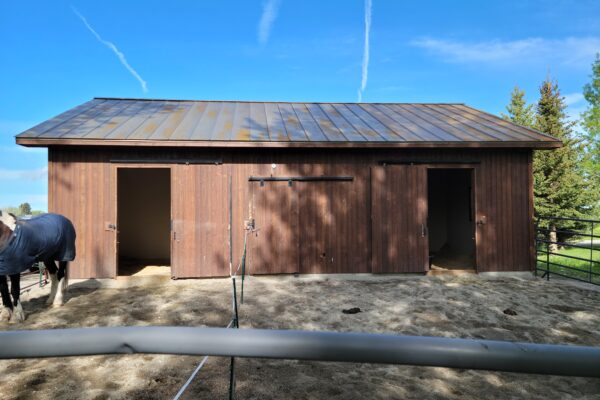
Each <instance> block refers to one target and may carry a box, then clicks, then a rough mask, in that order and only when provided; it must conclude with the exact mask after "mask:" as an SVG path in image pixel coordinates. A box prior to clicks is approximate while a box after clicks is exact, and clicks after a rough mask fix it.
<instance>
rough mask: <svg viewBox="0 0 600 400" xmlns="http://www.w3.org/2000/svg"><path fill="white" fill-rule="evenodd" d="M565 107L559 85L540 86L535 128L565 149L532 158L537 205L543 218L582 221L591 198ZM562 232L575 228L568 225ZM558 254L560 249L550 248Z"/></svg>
mask: <svg viewBox="0 0 600 400" xmlns="http://www.w3.org/2000/svg"><path fill="white" fill-rule="evenodd" d="M565 108H566V105H565V103H564V98H563V97H562V96H561V94H560V91H559V89H558V85H557V84H556V83H553V82H552V81H551V80H550V78H547V79H546V80H545V81H544V82H543V83H542V85H541V86H540V99H539V101H538V104H537V107H536V116H535V124H534V127H535V128H536V129H537V130H539V131H541V132H544V133H547V134H549V135H552V136H554V137H555V138H558V139H561V140H562V142H563V147H561V148H559V149H555V150H538V151H535V152H534V157H533V176H534V182H535V183H534V204H535V211H536V214H538V215H542V216H553V217H568V218H582V217H584V216H585V214H584V212H585V211H586V207H588V206H589V200H590V198H589V197H590V195H589V191H588V190H587V185H586V182H585V180H584V174H583V172H582V170H581V166H580V165H579V163H578V161H579V160H580V154H582V152H583V148H582V147H583V146H582V143H581V140H579V139H577V138H576V137H575V136H574V135H573V125H574V122H568V121H567V119H566V117H567V116H566V113H565ZM561 227H562V228H574V227H575V224H574V223H569V222H565V223H564V224H561ZM550 231H551V233H550V240H551V241H554V242H556V241H557V236H556V225H555V224H551V225H550ZM550 250H551V251H556V250H557V246H556V245H555V246H550Z"/></svg>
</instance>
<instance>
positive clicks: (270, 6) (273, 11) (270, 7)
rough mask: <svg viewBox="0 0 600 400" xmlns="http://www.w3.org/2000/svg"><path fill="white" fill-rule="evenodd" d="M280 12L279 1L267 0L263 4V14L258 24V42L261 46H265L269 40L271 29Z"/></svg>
mask: <svg viewBox="0 0 600 400" xmlns="http://www.w3.org/2000/svg"><path fill="white" fill-rule="evenodd" d="M278 11H279V0H267V1H266V2H265V3H264V4H263V12H262V15H261V16H260V22H259V23H258V41H259V42H260V44H262V45H264V44H266V43H267V41H268V40H269V34H270V33H271V27H272V26H273V22H275V18H277V12H278Z"/></svg>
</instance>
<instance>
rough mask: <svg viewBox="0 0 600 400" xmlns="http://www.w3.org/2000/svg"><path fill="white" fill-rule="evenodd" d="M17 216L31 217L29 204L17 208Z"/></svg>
mask: <svg viewBox="0 0 600 400" xmlns="http://www.w3.org/2000/svg"><path fill="white" fill-rule="evenodd" d="M19 215H31V206H30V205H29V203H22V204H21V205H20V206H19Z"/></svg>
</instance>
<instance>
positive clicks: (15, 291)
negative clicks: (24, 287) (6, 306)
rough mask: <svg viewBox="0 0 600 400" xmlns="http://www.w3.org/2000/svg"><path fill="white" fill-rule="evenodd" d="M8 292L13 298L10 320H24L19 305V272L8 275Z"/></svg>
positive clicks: (23, 313) (21, 307)
mask: <svg viewBox="0 0 600 400" xmlns="http://www.w3.org/2000/svg"><path fill="white" fill-rule="evenodd" d="M10 292H11V294H12V298H13V316H12V318H11V319H10V322H23V321H25V312H24V311H23V306H21V300H20V299H19V297H20V296H21V274H13V275H11V276H10Z"/></svg>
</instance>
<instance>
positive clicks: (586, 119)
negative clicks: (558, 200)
mask: <svg viewBox="0 0 600 400" xmlns="http://www.w3.org/2000/svg"><path fill="white" fill-rule="evenodd" d="M591 78H592V81H591V82H590V83H588V84H586V85H585V86H584V87H583V96H584V97H585V99H586V100H587V102H588V103H589V106H588V109H587V110H586V111H585V112H584V113H583V114H582V115H581V117H582V121H581V125H582V126H583V128H584V130H585V139H586V153H587V155H588V159H587V160H586V163H585V167H586V168H585V169H586V172H587V173H588V174H589V178H590V183H591V184H592V185H593V186H594V187H595V188H596V189H600V54H596V60H595V61H594V63H593V64H592V75H591Z"/></svg>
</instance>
